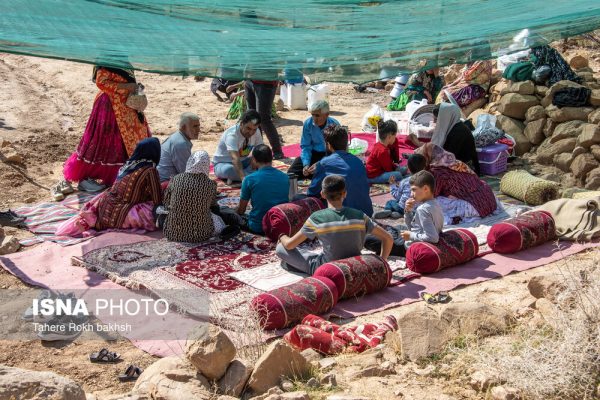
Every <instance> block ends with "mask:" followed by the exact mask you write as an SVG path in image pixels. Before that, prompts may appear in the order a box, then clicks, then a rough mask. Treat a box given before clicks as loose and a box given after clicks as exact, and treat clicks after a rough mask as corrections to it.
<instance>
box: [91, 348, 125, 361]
mask: <svg viewBox="0 0 600 400" xmlns="http://www.w3.org/2000/svg"><path fill="white" fill-rule="evenodd" d="M90 361H91V362H93V363H102V364H112V363H116V362H119V361H121V355H120V354H118V353H114V352H112V351H108V349H102V350H100V351H99V352H97V353H92V354H90Z"/></svg>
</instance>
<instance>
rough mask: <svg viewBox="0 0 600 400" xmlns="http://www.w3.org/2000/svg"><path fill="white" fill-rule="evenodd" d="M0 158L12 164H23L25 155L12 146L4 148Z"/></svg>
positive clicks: (0, 152)
mask: <svg viewBox="0 0 600 400" xmlns="http://www.w3.org/2000/svg"><path fill="white" fill-rule="evenodd" d="M0 159H1V160H2V161H4V162H7V163H11V164H23V156H22V155H21V154H20V153H19V152H18V151H17V150H16V149H15V148H14V147H12V146H7V147H4V148H2V151H0Z"/></svg>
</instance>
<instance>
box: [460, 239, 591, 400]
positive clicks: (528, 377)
mask: <svg viewBox="0 0 600 400" xmlns="http://www.w3.org/2000/svg"><path fill="white" fill-rule="evenodd" d="M599 258H600V251H597V250H596V251H594V253H592V257H587V258H586V259H580V260H577V259H571V261H566V260H565V261H564V263H563V265H561V266H560V269H559V275H560V276H557V278H560V280H561V281H562V282H564V284H565V289H564V290H563V291H562V292H561V293H559V294H558V296H557V298H556V299H555V301H554V310H553V311H552V312H551V313H549V314H548V313H547V314H546V315H545V318H543V319H541V320H538V323H533V322H532V321H530V322H529V323H523V324H520V325H517V326H516V327H515V328H514V329H513V330H512V331H511V332H510V333H509V334H507V335H506V336H503V337H496V338H491V340H469V341H466V342H462V343H460V344H459V345H458V346H452V348H451V349H450V351H452V352H454V353H455V354H458V355H459V356H460V358H462V359H463V361H464V360H468V361H469V362H472V363H473V364H472V365H474V367H475V368H476V369H478V370H482V371H486V372H489V373H490V374H497V375H498V376H499V377H500V378H501V379H502V381H504V382H506V384H507V385H509V386H512V387H514V388H516V389H518V390H519V391H520V392H521V393H522V394H523V395H524V396H525V397H526V398H531V399H589V398H593V396H594V392H595V391H596V386H597V385H598V382H599V379H600V269H599V268H598V260H599ZM534 318H535V317H534ZM538 318H539V317H538Z"/></svg>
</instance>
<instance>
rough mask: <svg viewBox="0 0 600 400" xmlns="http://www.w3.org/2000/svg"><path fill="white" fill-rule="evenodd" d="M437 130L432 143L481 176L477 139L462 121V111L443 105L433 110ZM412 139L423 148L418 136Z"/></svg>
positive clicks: (455, 107)
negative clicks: (476, 145)
mask: <svg viewBox="0 0 600 400" xmlns="http://www.w3.org/2000/svg"><path fill="white" fill-rule="evenodd" d="M433 117H434V120H435V123H436V125H435V130H434V131H433V136H432V137H431V143H433V144H435V145H437V146H439V147H443V148H444V150H446V151H448V152H450V153H452V154H453V155H454V156H455V157H456V158H457V159H458V160H459V161H462V162H464V163H465V164H469V165H470V166H471V167H472V169H473V170H474V171H475V172H476V173H477V174H478V175H479V173H480V170H479V158H478V157H477V149H476V147H475V138H474V137H473V133H471V130H470V129H469V128H468V127H467V125H465V123H464V122H462V121H461V119H460V109H459V108H458V107H457V106H455V105H454V104H450V103H442V104H440V105H438V106H436V107H435V108H434V109H433ZM410 139H411V140H412V142H413V143H414V144H415V145H416V146H422V145H423V143H422V142H420V141H418V140H417V138H416V136H414V135H411V136H410Z"/></svg>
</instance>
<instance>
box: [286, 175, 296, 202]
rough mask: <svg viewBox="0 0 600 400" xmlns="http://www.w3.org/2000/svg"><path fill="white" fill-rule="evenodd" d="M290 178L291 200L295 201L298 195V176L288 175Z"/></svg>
mask: <svg viewBox="0 0 600 400" xmlns="http://www.w3.org/2000/svg"><path fill="white" fill-rule="evenodd" d="M288 178H289V179H290V192H289V198H290V201H293V200H294V197H296V195H297V194H298V177H297V176H296V174H288Z"/></svg>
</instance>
